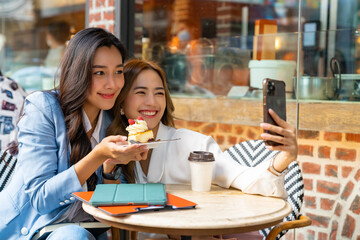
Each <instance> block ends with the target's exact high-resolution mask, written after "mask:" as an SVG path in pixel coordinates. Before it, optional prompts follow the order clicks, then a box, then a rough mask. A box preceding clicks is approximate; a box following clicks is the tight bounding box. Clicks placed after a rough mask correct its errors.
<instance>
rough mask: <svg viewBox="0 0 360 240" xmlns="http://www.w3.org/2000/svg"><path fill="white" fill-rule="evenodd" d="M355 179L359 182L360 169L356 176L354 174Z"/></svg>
mask: <svg viewBox="0 0 360 240" xmlns="http://www.w3.org/2000/svg"><path fill="white" fill-rule="evenodd" d="M354 179H355V181H356V182H358V181H359V180H360V169H358V170H357V172H356V174H355V176H354Z"/></svg>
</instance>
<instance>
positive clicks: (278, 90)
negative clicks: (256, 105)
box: [263, 78, 286, 146]
mask: <svg viewBox="0 0 360 240" xmlns="http://www.w3.org/2000/svg"><path fill="white" fill-rule="evenodd" d="M269 109H272V110H274V111H275V112H276V114H277V115H278V116H279V117H280V118H281V119H283V120H284V121H286V96H285V82H284V81H279V80H274V79H269V78H266V79H264V81H263V114H264V122H266V123H270V124H272V125H278V124H277V123H276V122H275V121H274V119H273V118H272V117H271V116H270V114H269ZM265 132H266V133H270V134H273V135H279V134H277V133H274V132H271V131H268V130H265ZM265 144H266V145H270V146H278V145H281V144H280V143H277V142H273V141H265Z"/></svg>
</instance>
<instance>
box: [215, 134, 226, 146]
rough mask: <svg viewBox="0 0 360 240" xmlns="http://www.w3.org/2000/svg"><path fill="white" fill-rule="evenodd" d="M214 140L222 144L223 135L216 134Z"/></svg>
mask: <svg viewBox="0 0 360 240" xmlns="http://www.w3.org/2000/svg"><path fill="white" fill-rule="evenodd" d="M215 139H216V142H217V143H218V144H219V145H221V144H223V143H224V141H225V137H224V136H220V135H216V138H215Z"/></svg>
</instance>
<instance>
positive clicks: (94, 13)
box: [89, 0, 115, 33]
mask: <svg viewBox="0 0 360 240" xmlns="http://www.w3.org/2000/svg"><path fill="white" fill-rule="evenodd" d="M114 1H115V0H89V7H90V9H89V27H100V28H104V29H107V30H108V31H110V32H112V33H113V32H114V24H115V22H114V20H115V16H114V11H115V8H114Z"/></svg>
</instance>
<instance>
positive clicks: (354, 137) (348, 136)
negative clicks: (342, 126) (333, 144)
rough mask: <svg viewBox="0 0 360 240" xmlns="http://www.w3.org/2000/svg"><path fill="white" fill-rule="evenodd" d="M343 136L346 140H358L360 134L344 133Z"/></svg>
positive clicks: (359, 139) (359, 140)
mask: <svg viewBox="0 0 360 240" xmlns="http://www.w3.org/2000/svg"><path fill="white" fill-rule="evenodd" d="M345 137H346V141H348V142H360V134H354V133H346V134H345Z"/></svg>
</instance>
